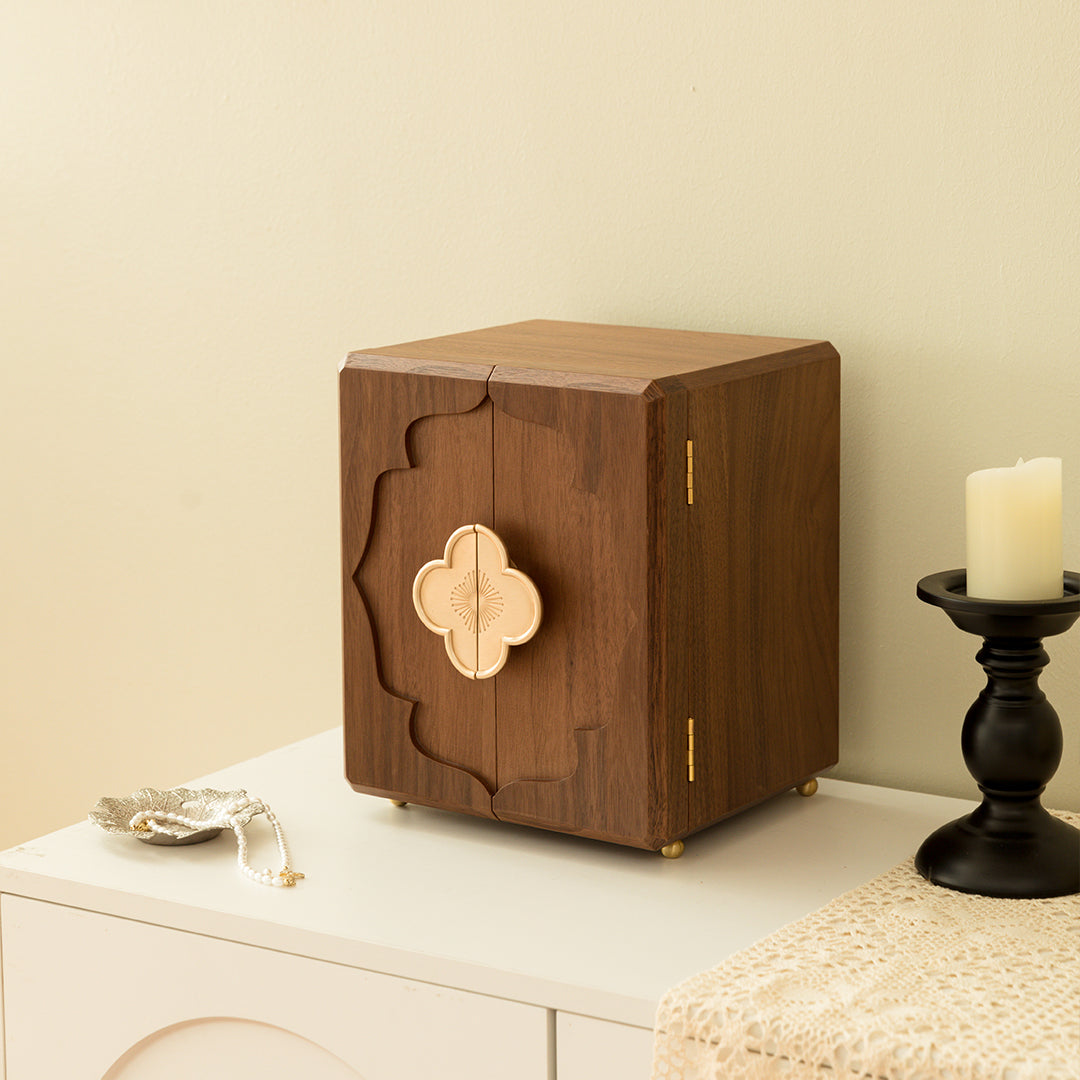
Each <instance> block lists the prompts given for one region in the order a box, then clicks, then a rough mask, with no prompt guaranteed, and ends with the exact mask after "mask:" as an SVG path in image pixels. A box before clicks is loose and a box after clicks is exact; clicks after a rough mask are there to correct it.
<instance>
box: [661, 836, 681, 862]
mask: <svg viewBox="0 0 1080 1080" xmlns="http://www.w3.org/2000/svg"><path fill="white" fill-rule="evenodd" d="M685 850H686V845H685V844H684V843H683V842H682V841H681V840H675V841H673V842H672V843H670V844H665V845H664V846H663V847H662V848H661V849H660V854H661V855H663V856H664V858H665V859H677V858H678V857H679V856H680V855H681V854H682V853H683V852H684V851H685Z"/></svg>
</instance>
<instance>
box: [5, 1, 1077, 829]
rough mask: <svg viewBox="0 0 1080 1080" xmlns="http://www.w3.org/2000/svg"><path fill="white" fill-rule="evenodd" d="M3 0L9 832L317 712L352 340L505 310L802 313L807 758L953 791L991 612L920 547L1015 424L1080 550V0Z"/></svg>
mask: <svg viewBox="0 0 1080 1080" xmlns="http://www.w3.org/2000/svg"><path fill="white" fill-rule="evenodd" d="M0 16H2V19H0V286H2V288H0V345H2V354H0V523H2V524H0V565H2V576H0V634H2V638H0V710H2V711H0V725H2V726H0V799H2V804H0V845H3V844H4V843H14V842H16V841H19V840H22V839H25V838H27V837H29V836H31V835H34V834H37V833H40V832H44V831H46V830H48V829H52V828H54V827H57V826H60V825H62V824H65V823H67V822H68V821H70V820H74V819H76V818H78V817H81V816H83V815H84V814H85V812H86V809H87V808H88V806H89V805H91V804H92V803H93V801H94V800H95V799H96V798H97V797H98V796H99V795H101V794H105V793H120V792H123V791H127V790H130V789H131V788H132V787H135V786H140V785H146V784H149V785H156V786H165V785H174V784H177V783H180V782H182V781H184V780H185V779H189V778H190V777H192V776H195V775H198V774H199V773H201V772H204V771H206V770H209V769H211V768H213V767H216V766H218V765H223V764H225V763H227V762H230V761H233V760H238V759H241V758H244V757H247V756H251V755H254V754H257V753H259V752H261V751H263V750H265V749H268V748H270V747H272V746H275V745H279V744H281V743H283V742H286V741H290V740H292V739H295V738H299V737H301V736H304V735H306V734H308V733H311V732H315V731H319V730H322V729H325V728H328V727H330V726H332V725H334V724H336V723H337V722H338V712H339V705H340V692H339V663H340V659H339V657H340V653H339V645H338V634H339V623H338V619H339V601H338V580H337V552H338V537H337V526H338V518H337V502H336V499H337V461H336V411H335V410H336V404H335V392H336V382H335V380H336V367H337V362H338V360H339V358H340V357H341V356H342V355H343V354H344V353H345V351H346V350H348V349H350V348H358V347H362V346H371V345H378V344H386V343H390V342H394V341H403V340H408V339H411V338H417V337H423V336H428V335H432V334H437V333H444V332H451V331H456V330H465V329H470V328H473V327H477V326H486V325H491V324H495V323H500V322H508V321H512V320H515V319H520V318H531V317H549V318H568V319H581V320H592V321H602V322H626V323H634V324H639V325H650V324H652V325H658V326H677V327H686V328H694V329H709V330H721V331H724V330H730V331H739V332H746V333H770V334H773V333H774V334H783V335H791V336H806V337H819V336H820V337H827V338H829V339H830V340H832V342H833V343H834V344H835V345H836V346H837V348H838V349H839V350H840V352H841V354H842V356H843V358H844V363H845V368H844V372H845V375H844V380H845V381H844V460H843V500H844V502H843V505H844V518H843V597H842V600H843V721H842V722H843V732H842V755H843V756H842V762H841V765H840V767H839V768H838V770H837V771H836V772H837V775H839V776H843V777H848V778H854V779H859V780H866V781H875V782H881V783H885V784H889V785H893V786H903V787H913V788H919V789H923V790H930V791H939V792H947V793H955V794H970V793H971V792H972V790H973V788H972V784H971V781H970V779H969V778H968V776H967V773H966V771H965V770H964V767H963V763H962V761H961V760H960V753H959V727H960V721H961V717H962V715H963V712H964V710H965V709H966V707H967V705H968V704H969V703H970V701H971V699H972V698H973V697H974V695H975V693H976V692H977V691H978V689H979V688H980V687H981V685H982V678H981V674H980V673H979V671H978V669H977V667H976V665H975V664H974V661H973V659H972V657H973V653H974V649H975V647H976V645H977V642H975V641H974V639H967V638H966V635H962V634H960V633H959V632H958V631H956V630H954V629H953V628H952V627H951V626H950V625H949V624H948V622H947V620H946V618H945V617H944V616H943V615H942V614H941V613H940V612H937V611H934V610H932V609H930V608H928V607H926V606H925V605H923V604H920V603H919V602H918V601H917V600H916V599H915V595H914V591H915V582H916V580H917V579H918V578H919V577H921V576H922V575H924V574H927V573H931V572H934V571H937V570H942V569H947V568H949V567H952V566H957V565H962V563H963V496H962V487H963V478H964V476H965V474H966V473H967V472H968V471H970V470H972V469H974V468H981V467H985V466H989V465H1003V464H1011V463H1012V461H1013V460H1015V458H1016V457H1017V456H1018V455H1024V456H1036V455H1041V454H1053V455H1059V456H1061V457H1062V458H1064V460H1065V469H1066V476H1067V491H1066V503H1067V516H1066V551H1067V559H1066V561H1067V563H1068V564H1069V565H1070V566H1074V567H1080V423H1078V417H1080V373H1078V367H1077V356H1078V343H1080V303H1078V297H1080V244H1078V241H1080V236H1078V230H1080V214H1078V213H1077V207H1078V203H1077V197H1078V179H1080V176H1078V169H1080V76H1078V71H1077V65H1076V52H1075V46H1076V42H1077V41H1078V40H1080V7H1077V5H1075V4H1071V3H1065V2H1064V0H1036V2H1027V3H1019V2H1011V0H1010V2H997V0H995V2H993V3H988V4H977V3H972V2H970V0H944V2H943V0H914V2H912V3H908V4H902V5H896V4H883V3H878V4H875V3H869V4H868V3H854V2H850V0H848V2H842V0H808V2H805V3H793V2H791V0H783V2H781V0H726V2H724V3H720V2H717V0H699V2H690V0H625V2H615V0H608V2H607V3H603V4H599V3H589V2H585V3H582V2H581V0H574V2H572V3H571V2H564V0H498V2H495V0H485V2H479V0H473V2H468V0H466V2H463V3H458V4H447V3H438V4H437V3H413V2H410V0H394V2H379V3H376V2H364V0H352V2H349V3H345V2H340V0H309V2H299V0H292V2H287V0H232V2H218V0H215V2H209V0H188V2H184V3H165V2H163V0H98V2H95V3H89V2H82V3H78V2H75V0H70V2H60V0H35V2H33V3H18V2H16V0H0ZM1049 646H1050V652H1051V657H1052V660H1053V664H1052V666H1051V668H1050V669H1049V670H1048V671H1047V673H1046V675H1045V676H1044V685H1045V688H1046V690H1047V692H1048V694H1049V695H1050V698H1051V700H1052V701H1054V702H1055V704H1056V705H1057V707H1058V710H1059V712H1061V713H1062V717H1063V722H1064V725H1065V732H1066V740H1067V751H1066V753H1067V756H1066V760H1065V762H1064V763H1063V765H1062V768H1061V770H1060V771H1059V773H1058V776H1057V778H1056V779H1055V780H1054V781H1053V783H1052V785H1051V789H1050V793H1049V797H1048V801H1049V802H1051V803H1056V804H1057V805H1060V806H1064V807H1071V808H1073V809H1080V767H1078V757H1080V746H1078V744H1080V630H1077V631H1074V632H1073V633H1072V634H1071V635H1066V636H1065V637H1063V638H1059V639H1056V640H1054V641H1053V642H1051V643H1049ZM262 794H266V795H267V797H269V795H268V794H267V793H262Z"/></svg>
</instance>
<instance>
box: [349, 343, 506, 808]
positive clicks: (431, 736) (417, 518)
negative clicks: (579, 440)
mask: <svg viewBox="0 0 1080 1080" xmlns="http://www.w3.org/2000/svg"><path fill="white" fill-rule="evenodd" d="M490 370H491V369H490V368H489V367H486V366H483V365H471V364H456V363H435V362H425V363H414V362H412V361H407V360H399V359H389V358H385V357H363V356H354V357H353V358H351V359H350V361H349V362H348V363H347V364H346V366H345V368H344V369H343V370H342V378H341V436H342V557H343V560H344V565H343V570H344V572H343V617H344V624H345V625H344V642H345V645H344V649H345V653H344V667H345V671H344V675H345V733H346V734H345V738H346V748H345V758H346V775H347V776H348V778H349V780H350V782H351V783H352V784H353V786H354V787H356V788H357V789H358V790H362V791H369V792H371V793H374V794H379V795H389V796H392V797H395V798H400V799H403V800H408V801H418V802H425V803H430V804H432V805H437V806H445V807H448V808H450V809H455V810H463V811H466V812H468V813H474V814H481V815H485V816H488V817H490V816H492V812H491V793H492V792H493V791H494V790H495V785H496V776H495V773H496V762H495V687H494V684H493V683H492V682H491V681H490V680H482V681H477V680H471V679H466V678H463V677H462V676H461V675H460V674H459V673H458V672H457V671H456V670H455V669H454V668H453V667H452V665H451V664H450V662H449V660H448V658H447V655H446V651H445V649H444V647H443V642H442V639H441V638H439V637H438V636H437V635H435V634H432V633H431V632H430V631H429V630H428V629H427V628H426V627H425V626H424V625H423V624H422V623H421V622H420V620H419V618H418V617H417V615H416V612H415V610H414V608H413V603H412V583H413V578H414V577H415V575H416V573H417V571H418V570H419V569H420V567H421V566H423V565H424V564H425V563H427V562H428V561H430V560H432V559H435V558H438V557H440V556H441V555H442V553H443V549H444V545H445V544H446V541H447V539H448V537H449V536H450V535H451V533H453V532H454V530H456V529H457V528H458V527H459V526H461V525H463V524H474V523H479V524H482V525H488V526H489V527H490V525H491V521H492V501H493V490H492V482H491V425H492V419H491V416H492V409H491V402H490V401H488V400H487V383H486V380H487V376H488V374H489V372H490Z"/></svg>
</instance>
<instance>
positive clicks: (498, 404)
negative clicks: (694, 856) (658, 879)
mask: <svg viewBox="0 0 1080 1080" xmlns="http://www.w3.org/2000/svg"><path fill="white" fill-rule="evenodd" d="M340 408H341V429H340V430H341V487H342V559H343V566H342V571H343V573H342V577H343V597H344V609H343V622H344V680H345V682H344V713H345V715H344V722H345V723H344V731H345V773H346V776H347V778H348V781H349V782H350V784H351V785H352V786H353V787H354V788H355V789H356V790H357V791H361V792H366V793H368V794H373V795H379V796H383V797H386V798H388V799H391V800H393V801H394V802H396V803H398V804H405V803H409V802H412V803H420V804H426V805H428V806H437V807H443V808H447V809H451V810H456V811H461V812H463V813H467V814H476V815H481V816H484V817H490V818H498V819H500V820H502V821H510V822H516V823H519V824H525V825H533V826H538V827H540V828H543V829H552V830H557V831H559V832H565V833H573V834H576V835H579V836H585V837H592V838H595V839H599V840H607V841H610V842H613V843H618V844H626V845H630V846H633V847H638V848H645V849H648V850H652V851H656V850H663V851H664V853H665V854H667V855H671V856H673V855H677V854H679V853H680V852H681V851H682V850H683V844H682V840H683V838H684V837H686V836H688V835H689V834H691V833H693V832H696V831H697V830H699V829H703V828H705V827H706V826H709V825H712V824H713V823H714V822H716V821H719V820H720V819H721V818H724V817H727V816H728V815H730V814H733V813H735V812H736V811H738V810H740V809H743V808H745V807H748V806H751V805H753V804H754V803H757V802H760V801H761V800H763V799H767V798H769V797H770V796H772V795H776V794H778V793H779V792H781V791H784V790H786V789H790V788H793V787H797V788H800V789H801V790H803V791H804V792H808V791H810V790H812V788H813V787H814V786H815V785H814V782H813V778H814V776H815V775H816V774H817V773H819V772H821V771H822V770H823V769H825V768H827V767H828V766H830V765H833V764H835V762H836V760H837V711H838V657H837V639H838V628H837V626H838V603H837V590H838V502H839V482H838V476H839V419H840V361H839V357H838V355H837V353H836V351H835V350H834V349H833V347H832V346H831V345H830V344H829V343H828V342H825V341H802V340H791V339H784V338H769V337H749V336H741V335H734V334H718V333H704V332H697V331H676V330H661V329H643V328H637V327H623V326H598V325H591V324H583V323H569V322H552V321H543V320H537V321H531V322H522V323H515V324H512V325H509V326H498V327H492V328H489V329H485V330H477V331H474V332H471V333H463V334H453V335H450V336H447V337H439V338H432V339H430V340H426V341H417V342H411V343H409V344H404V345H395V346H391V347H388V348H378V349H371V350H368V351H364V352H357V353H352V354H350V355H349V356H348V357H347V358H346V360H345V362H344V363H343V364H342V368H341V374H340Z"/></svg>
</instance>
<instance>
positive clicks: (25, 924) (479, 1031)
mask: <svg viewBox="0 0 1080 1080" xmlns="http://www.w3.org/2000/svg"><path fill="white" fill-rule="evenodd" d="M283 899H285V900H287V899H288V898H287V897H284V898H283ZM0 930H2V944H3V949H2V964H3V988H4V1006H5V1020H6V1029H7V1080H58V1078H60V1077H63V1078H64V1080H83V1078H85V1080H99V1078H103V1080H181V1078H182V1080H188V1078H190V1077H191V1076H200V1075H202V1076H237V1077H239V1076H258V1075H262V1076H266V1077H279V1076H280V1077H285V1076H304V1077H305V1080H352V1078H355V1077H358V1076H362V1077H363V1078H364V1080H429V1078H430V1077H433V1076H439V1077H445V1078H455V1077H468V1078H469V1080H487V1078H490V1080H496V1078H498V1080H504V1078H506V1077H515V1078H520V1080H547V1077H548V1019H547V1011H546V1010H545V1009H542V1008H539V1007H535V1006H530V1005H522V1004H519V1003H516V1002H510V1001H504V1000H501V999H499V998H491V997H485V996H482V995H479V994H471V993H467V992H464V991H460V990H453V989H448V988H445V987H440V986H433V985H430V984H427V983H419V982H414V981H411V980H408V979H400V978H396V977H394V976H390V975H383V974H377V973H373V972H368V971H361V970H358V969H356V968H350V967H346V966H343V965H339V964H333V963H328V962H326V961H322V960H312V959H309V958H307V957H301V956H295V955H292V954H290V953H281V952H275V951H273V950H270V949H263V948H258V947H255V946H251V945H242V944H238V943H236V942H232V941H222V940H218V939H215V938H209V937H204V936H201V935H198V934H191V933H187V932H184V931H180V930H171V929H167V928H164V927H160V926H154V925H149V924H146V923H138V922H133V921H131V920H128V919H121V918H115V917H113V916H108V915H101V914H97V913H95V912H88V911H83V910H79V909H76V908H68V907H62V906H59V905H56V904H49V903H45V902H42V901H37V900H28V899H25V898H22V897H17V896H9V895H5V896H3V897H2V898H0Z"/></svg>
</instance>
